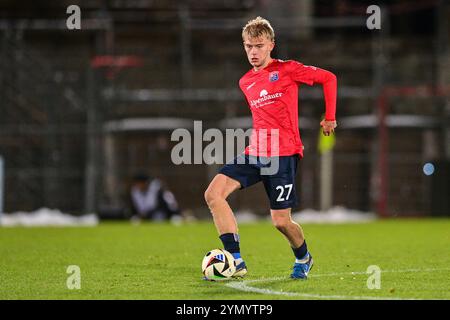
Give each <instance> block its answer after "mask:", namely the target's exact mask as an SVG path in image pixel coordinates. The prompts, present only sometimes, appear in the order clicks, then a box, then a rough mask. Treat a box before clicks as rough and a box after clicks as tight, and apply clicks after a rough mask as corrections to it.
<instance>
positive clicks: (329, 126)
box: [320, 119, 337, 136]
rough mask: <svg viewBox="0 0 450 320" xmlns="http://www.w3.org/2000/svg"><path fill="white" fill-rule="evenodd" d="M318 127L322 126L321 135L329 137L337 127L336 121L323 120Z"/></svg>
mask: <svg viewBox="0 0 450 320" xmlns="http://www.w3.org/2000/svg"><path fill="white" fill-rule="evenodd" d="M320 125H321V126H322V129H323V134H324V135H325V136H329V135H330V134H331V133H333V132H334V129H335V128H336V127H337V123H336V120H333V121H329V120H325V119H323V120H322V121H321V122H320Z"/></svg>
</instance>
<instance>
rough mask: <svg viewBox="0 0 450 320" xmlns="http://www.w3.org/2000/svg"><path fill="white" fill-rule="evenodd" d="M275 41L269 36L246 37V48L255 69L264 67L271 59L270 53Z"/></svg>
mask: <svg viewBox="0 0 450 320" xmlns="http://www.w3.org/2000/svg"><path fill="white" fill-rule="evenodd" d="M274 46H275V43H274V42H273V41H271V40H270V39H268V38H267V37H260V38H250V37H248V36H245V37H244V49H245V52H246V53H247V58H248V61H249V62H250V64H251V65H252V66H253V67H254V68H255V69H257V70H258V69H260V68H264V67H265V66H266V65H267V64H268V62H269V61H270V53H271V52H272V50H273V47H274Z"/></svg>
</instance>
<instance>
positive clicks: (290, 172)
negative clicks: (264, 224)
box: [219, 154, 299, 209]
mask: <svg viewBox="0 0 450 320" xmlns="http://www.w3.org/2000/svg"><path fill="white" fill-rule="evenodd" d="M277 159H278V164H277V162H276V161H277ZM298 160H299V156H298V155H292V156H280V157H278V158H276V159H274V158H267V157H256V156H250V155H246V154H241V155H239V156H237V157H236V158H234V159H233V160H232V161H230V162H228V163H227V164H225V165H224V166H223V167H222V169H220V171H219V173H222V174H224V175H226V176H228V177H230V178H232V179H234V180H237V181H239V182H240V184H241V189H244V188H247V187H249V186H251V185H254V184H255V183H258V182H260V181H262V182H263V184H264V188H265V190H266V193H267V195H268V196H269V200H270V208H271V209H286V208H293V207H296V206H297V205H298V198H297V188H296V186H295V177H296V175H297V165H298ZM276 169H278V170H276Z"/></svg>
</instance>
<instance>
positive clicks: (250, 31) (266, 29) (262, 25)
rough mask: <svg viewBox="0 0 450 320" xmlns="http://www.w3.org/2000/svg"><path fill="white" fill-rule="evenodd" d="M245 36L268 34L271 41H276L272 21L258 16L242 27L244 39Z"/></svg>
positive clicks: (252, 36) (254, 36) (256, 36)
mask: <svg viewBox="0 0 450 320" xmlns="http://www.w3.org/2000/svg"><path fill="white" fill-rule="evenodd" d="M244 36H248V37H249V38H260V37H262V36H266V37H267V38H268V39H269V40H270V41H272V42H273V41H275V32H274V31H273V28H272V26H271V25H270V22H269V21H268V20H266V19H264V18H261V17H256V18H255V19H253V20H250V21H249V22H247V24H246V25H245V26H244V28H243V29H242V40H245V38H244Z"/></svg>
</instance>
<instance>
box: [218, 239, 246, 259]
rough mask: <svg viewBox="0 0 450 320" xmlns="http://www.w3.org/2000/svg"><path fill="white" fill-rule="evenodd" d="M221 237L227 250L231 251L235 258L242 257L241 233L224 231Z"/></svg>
mask: <svg viewBox="0 0 450 320" xmlns="http://www.w3.org/2000/svg"><path fill="white" fill-rule="evenodd" d="M219 238H220V240H221V241H222V243H223V248H224V249H225V250H227V251H228V252H229V253H231V254H232V255H233V257H234V258H235V259H240V258H241V249H240V248H239V235H238V234H237V233H224V234H222V235H221V236H220V237H219Z"/></svg>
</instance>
